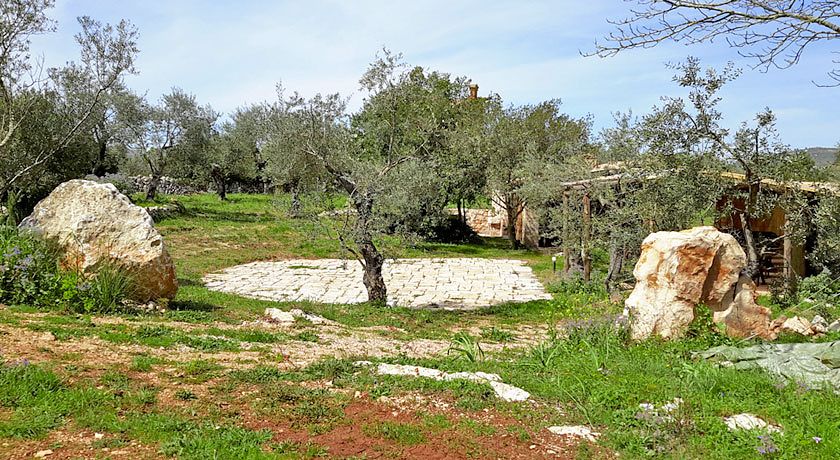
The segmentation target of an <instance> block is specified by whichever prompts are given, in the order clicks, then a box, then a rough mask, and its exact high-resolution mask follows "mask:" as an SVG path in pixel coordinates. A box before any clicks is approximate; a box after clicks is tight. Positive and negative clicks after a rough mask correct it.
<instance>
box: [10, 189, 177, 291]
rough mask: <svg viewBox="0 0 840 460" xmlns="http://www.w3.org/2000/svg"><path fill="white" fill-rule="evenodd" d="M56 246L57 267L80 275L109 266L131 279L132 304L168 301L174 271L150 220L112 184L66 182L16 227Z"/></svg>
mask: <svg viewBox="0 0 840 460" xmlns="http://www.w3.org/2000/svg"><path fill="white" fill-rule="evenodd" d="M20 227H21V229H27V230H31V231H33V232H35V233H36V234H39V235H41V236H42V237H43V238H45V239H47V240H51V241H53V242H55V243H56V244H57V246H58V247H59V249H60V250H61V251H62V264H63V265H64V266H65V267H68V268H72V269H78V270H80V271H81V272H82V273H84V274H94V273H96V272H97V271H98V270H99V269H100V268H101V267H103V266H106V265H109V264H114V265H117V266H119V267H121V268H122V269H124V270H126V272H127V273H128V274H129V275H130V276H131V278H132V281H133V286H132V290H131V293H130V296H129V297H130V298H131V300H135V301H137V302H148V301H149V300H155V299H159V298H167V299H171V298H173V297H175V293H176V292H177V291H178V281H177V278H176V276H175V265H174V263H173V262H172V258H171V257H170V256H169V252H168V251H167V250H166V247H165V245H164V243H163V237H162V236H161V235H160V233H159V232H158V231H157V230H156V229H155V227H154V223H153V222H152V218H151V217H150V216H149V213H147V212H146V211H145V210H144V209H143V208H141V207H139V206H135V205H134V204H132V203H131V201H130V200H129V199H128V198H127V197H126V196H125V195H123V194H121V193H120V192H119V191H117V189H116V187H114V186H113V185H112V184H99V183H96V182H92V181H87V180H71V181H68V182H65V183H63V184H61V185H59V186H58V187H56V188H55V190H53V191H52V193H50V195H49V196H47V197H46V198H44V199H43V200H41V201H40V202H39V203H38V204H37V205H35V209H34V210H33V211H32V214H31V215H30V216H29V217H27V218H26V219H24V220H23V221H22V222H21V224H20Z"/></svg>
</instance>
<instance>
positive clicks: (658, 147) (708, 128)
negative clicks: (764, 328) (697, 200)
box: [642, 58, 815, 277]
mask: <svg viewBox="0 0 840 460" xmlns="http://www.w3.org/2000/svg"><path fill="white" fill-rule="evenodd" d="M676 70H677V75H676V76H675V78H674V80H675V82H676V83H677V84H679V86H681V87H683V88H685V89H687V90H688V96H687V100H685V99H683V98H664V101H665V102H664V104H663V105H662V106H661V107H657V108H655V110H654V111H653V112H652V113H650V114H649V115H647V116H646V117H645V118H644V121H643V123H642V130H643V136H644V137H645V142H646V144H647V148H648V149H650V151H652V152H655V153H658V155H657V156H655V157H654V158H656V160H657V161H658V162H660V167H659V169H660V172H661V173H662V175H663V176H665V175H671V176H674V175H679V174H680V173H684V172H685V171H690V174H691V177H694V178H695V179H693V180H692V179H690V178H687V179H688V180H689V181H690V182H689V183H697V186H698V187H701V189H705V190H707V191H710V192H717V196H714V195H712V196H713V197H714V198H712V199H711V200H709V202H710V204H709V206H713V205H714V203H715V202H716V199H715V198H718V197H721V196H722V195H721V194H722V193H725V194H726V197H727V203H728V206H727V207H726V208H725V209H723V210H722V211H724V212H725V213H726V214H727V215H728V214H734V215H735V216H737V221H738V223H739V225H740V229H738V230H739V233H740V237H741V238H742V239H743V244H744V247H745V250H746V253H747V261H748V264H747V268H746V269H745V274H746V275H749V276H752V277H755V276H756V275H757V274H758V271H759V266H760V258H761V253H762V252H763V249H762V246H763V243H762V242H760V241H759V240H758V239H757V235H756V234H755V231H754V230H753V222H755V221H756V220H757V219H761V218H765V217H768V216H769V215H770V213H771V212H772V211H773V209H774V208H776V207H777V206H779V207H781V208H783V209H784V210H785V212H786V215H787V218H788V221H789V222H788V224H787V225H786V229H785V231H786V233H788V234H789V235H792V236H794V237H796V238H799V239H803V238H804V234H803V232H802V229H804V228H807V220H808V218H807V216H806V215H805V214H804V211H806V203H804V202H803V200H804V195H803V194H802V193H786V192H785V190H787V189H790V190H795V189H796V187H795V184H793V181H796V180H805V179H810V178H813V177H814V174H815V171H814V165H813V161H812V160H810V158H808V157H807V155H806V154H805V153H804V152H801V151H796V150H794V149H791V148H790V147H789V146H787V145H785V144H783V143H782V142H781V141H780V139H779V136H778V134H777V132H776V130H775V116H774V115H773V112H772V111H771V110H770V109H764V110H762V111H760V112H758V113H757V114H756V116H755V118H754V120H751V121H748V122H743V123H742V124H741V126H740V127H739V128H738V129H737V130H734V131H733V130H730V129H728V128H726V127H724V126H723V124H722V119H723V115H722V113H721V112H720V110H719V109H718V105H719V103H720V101H721V99H722V96H721V95H720V91H721V89H722V88H724V87H725V85H726V83H727V82H729V81H731V80H732V79H734V78H737V76H738V74H739V72H738V71H737V70H736V69H734V68H733V67H732V66H728V67H727V68H725V69H723V70H722V71H716V70H714V69H703V68H702V67H701V66H700V63H699V61H698V60H697V59H695V58H689V59H688V60H687V61H686V62H685V63H683V64H680V65H677V66H676ZM712 160H717V161H718V165H719V167H718V168H717V169H715V166H714V162H713V161H712ZM692 165H693V167H692ZM698 165H700V166H698ZM727 171H729V172H737V173H740V174H742V175H743V176H737V175H732V174H726V172H727ZM722 173H723V174H722ZM768 179H769V180H772V181H774V183H775V184H777V187H768V186H767V185H766V180H768ZM786 184H787V185H786ZM788 185H790V186H791V187H788ZM676 190H685V188H684V187H679V188H677V189H676ZM662 192H663V191H659V192H656V193H662ZM664 192H666V193H667V190H665V191H664ZM689 196H690V195H689ZM676 203H679V201H677V202H676Z"/></svg>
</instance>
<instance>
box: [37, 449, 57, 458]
mask: <svg viewBox="0 0 840 460" xmlns="http://www.w3.org/2000/svg"><path fill="white" fill-rule="evenodd" d="M52 454H53V451H52V450H50V449H46V450H39V451H38V452H35V458H44V457H46V456H47V455H52Z"/></svg>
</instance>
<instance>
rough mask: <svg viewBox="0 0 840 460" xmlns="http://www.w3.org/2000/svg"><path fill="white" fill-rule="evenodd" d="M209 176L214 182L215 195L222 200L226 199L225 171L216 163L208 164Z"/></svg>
mask: <svg viewBox="0 0 840 460" xmlns="http://www.w3.org/2000/svg"><path fill="white" fill-rule="evenodd" d="M210 176H211V177H212V178H213V182H214V183H215V184H216V195H218V196H219V199H220V200H222V201H225V200H227V180H226V179H225V173H224V172H223V171H222V167H221V166H219V165H218V164H216V163H213V164H212V165H210Z"/></svg>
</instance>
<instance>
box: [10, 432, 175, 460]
mask: <svg viewBox="0 0 840 460" xmlns="http://www.w3.org/2000/svg"><path fill="white" fill-rule="evenodd" d="M109 438H114V435H109V434H106V435H104V436H103V437H102V438H101V439H97V438H96V434H95V433H93V432H91V431H86V430H85V431H69V430H67V429H58V430H55V431H53V432H51V433H50V434H49V435H48V436H47V437H45V438H44V439H40V440H33V441H15V442H11V441H3V442H2V443H0V458H3V459H9V460H22V459H32V458H33V457H34V455H35V454H36V453H37V452H39V451H45V450H51V451H52V453H51V454H49V455H47V456H46V457H44V458H45V459H47V460H70V459H73V460H76V459H80V458H111V459H113V460H118V459H121V458H122V459H126V460H158V459H166V458H168V457H166V456H164V455H162V454H160V453H159V452H158V447H157V446H153V445H146V444H143V443H141V442H137V441H130V442H126V443H125V444H124V445H119V446H118V447H103V446H104V445H105V443H107V440H108V439H109Z"/></svg>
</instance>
